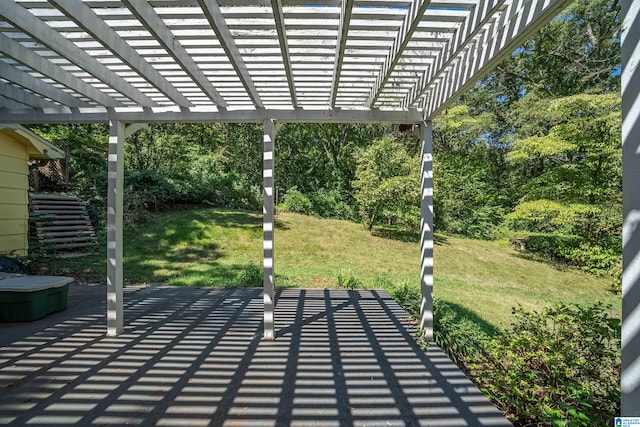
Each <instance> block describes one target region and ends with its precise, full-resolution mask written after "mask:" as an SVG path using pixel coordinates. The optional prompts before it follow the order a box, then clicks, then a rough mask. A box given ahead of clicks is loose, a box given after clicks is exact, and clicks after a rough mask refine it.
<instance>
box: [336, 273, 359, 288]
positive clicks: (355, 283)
mask: <svg viewBox="0 0 640 427" xmlns="http://www.w3.org/2000/svg"><path fill="white" fill-rule="evenodd" d="M361 285H362V282H361V281H360V279H358V278H357V277H355V276H354V275H353V274H351V271H349V270H341V271H339V272H338V273H337V274H336V286H337V287H338V288H341V289H350V290H353V289H357V288H359V287H360V286H361Z"/></svg>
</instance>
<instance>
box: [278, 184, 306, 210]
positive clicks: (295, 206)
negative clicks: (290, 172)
mask: <svg viewBox="0 0 640 427" xmlns="http://www.w3.org/2000/svg"><path fill="white" fill-rule="evenodd" d="M280 209H281V210H283V211H285V212H293V213H299V214H305V215H310V214H311V213H312V203H311V200H309V198H308V197H307V196H305V195H304V194H302V193H301V192H300V191H298V190H297V189H296V188H295V187H293V188H290V189H289V191H287V194H285V196H284V200H283V201H282V203H281V204H280Z"/></svg>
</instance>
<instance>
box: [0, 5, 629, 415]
mask: <svg viewBox="0 0 640 427" xmlns="http://www.w3.org/2000/svg"><path fill="white" fill-rule="evenodd" d="M569 3H570V1H569V0H431V1H429V0H342V1H338V0H300V1H298V0H236V1H233V0H175V1H171V0H149V1H147V0H83V1H79V0H48V1H41V0H2V1H0V18H1V19H0V123H21V124H28V123H94V122H108V123H109V128H110V137H109V159H108V161H109V180H108V183H109V184H108V211H107V222H108V225H107V227H108V232H107V257H108V271H107V334H109V335H117V334H119V333H120V332H121V331H122V329H123V274H122V273H123V261H122V248H123V244H122V242H123V236H122V205H123V170H124V161H123V156H124V140H125V138H126V137H127V136H128V135H130V134H132V133H133V132H135V131H137V130H138V129H140V128H141V127H142V126H144V125H145V124H147V123H166V122H257V123H263V125H264V141H263V144H264V145H263V147H264V150H263V186H264V192H263V195H264V208H263V213H264V222H263V229H264V331H265V332H264V334H265V336H264V338H265V339H273V338H274V329H275V325H274V265H273V250H274V246H273V234H274V216H273V215H274V212H273V207H274V191H273V188H274V187H273V186H274V142H275V138H276V133H277V128H278V125H279V124H280V123H283V122H361V123H365V122H368V123H373V122H389V123H410V124H416V125H419V129H420V137H421V138H422V193H421V194H422V202H421V203H422V227H421V228H422V241H421V273H420V274H421V292H422V305H421V320H420V326H421V328H423V329H424V330H425V331H426V337H427V338H428V339H430V338H432V287H433V233H432V214H433V206H432V205H433V204H432V173H431V169H432V168H431V164H432V158H431V143H432V141H431V119H432V118H433V117H434V116H435V115H437V114H438V113H439V112H440V111H442V110H443V109H445V108H447V106H448V105H450V103H451V102H453V101H454V100H455V98H456V97H457V96H458V95H460V94H461V93H463V92H464V91H465V90H467V89H468V88H469V87H470V86H471V85H473V84H474V83H475V82H476V81H477V80H478V79H479V78H481V77H482V76H484V75H485V74H486V73H487V72H489V71H490V70H491V69H492V68H493V67H494V66H495V65H496V64H498V63H499V62H500V61H501V60H502V59H504V58H505V57H506V56H508V55H509V54H510V53H511V52H512V51H513V50H514V49H515V48H517V47H518V46H519V45H520V44H521V43H522V42H523V41H524V40H526V39H527V37H529V36H530V35H531V34H532V33H533V32H534V31H536V30H537V29H538V28H539V27H540V26H542V25H544V24H546V23H547V22H549V21H550V20H551V19H553V18H554V17H555V16H556V15H557V14H558V13H559V12H560V11H561V10H562V8H563V7H565V6H566V5H568V4H569ZM623 9H624V10H623V13H624V16H625V21H624V33H623V35H622V45H623V74H622V84H623V120H624V122H623V163H624V192H625V194H624V196H625V223H624V232H623V238H624V239H623V240H624V276H623V319H624V322H623V335H622V340H623V341H622V345H623V347H622V353H623V376H622V392H623V402H622V403H623V414H624V415H639V414H640V406H639V405H637V402H638V401H640V256H639V255H638V254H639V252H640V227H637V224H638V223H639V222H640V188H638V186H637V183H638V182H640V169H639V168H637V164H638V163H637V161H638V156H639V151H640V119H639V117H640V100H639V99H638V91H639V90H640V70H639V68H638V61H639V60H640V40H639V38H640V3H639V2H637V1H633V0H623Z"/></svg>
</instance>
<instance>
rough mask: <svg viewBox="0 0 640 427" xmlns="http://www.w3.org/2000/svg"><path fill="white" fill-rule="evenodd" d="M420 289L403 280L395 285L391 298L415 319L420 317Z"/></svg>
mask: <svg viewBox="0 0 640 427" xmlns="http://www.w3.org/2000/svg"><path fill="white" fill-rule="evenodd" d="M421 298H422V297H421V295H420V289H419V288H418V287H417V286H411V285H409V283H407V282H404V283H401V284H399V285H397V286H396V288H395V289H394V291H393V299H395V300H396V301H397V302H398V304H400V307H402V308H404V309H405V311H406V312H407V313H409V316H410V317H411V318H412V319H414V320H417V319H419V318H420V300H421Z"/></svg>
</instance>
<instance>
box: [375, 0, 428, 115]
mask: <svg viewBox="0 0 640 427" xmlns="http://www.w3.org/2000/svg"><path fill="white" fill-rule="evenodd" d="M428 4H429V1H428V0H426V1H425V0H413V1H412V2H411V7H410V8H409V10H408V11H407V14H406V16H405V18H404V21H403V22H402V27H400V31H398V34H397V35H396V38H395V40H394V41H393V46H392V47H391V50H390V51H389V53H388V55H387V57H386V59H385V61H384V64H383V66H382V69H381V70H380V74H378V77H377V78H376V82H375V84H374V85H373V88H372V89H371V95H370V96H369V99H367V102H366V105H367V106H370V107H373V106H374V105H375V103H376V101H377V100H378V97H379V96H380V93H381V92H382V90H383V89H384V86H385V85H386V84H387V81H388V80H389V77H391V73H392V72H393V69H394V68H395V66H396V65H397V64H398V61H399V60H400V58H401V57H402V53H403V52H404V49H405V48H406V47H407V44H408V43H409V41H410V40H411V36H412V35H413V33H414V32H415V30H416V29H417V28H418V25H419V24H420V20H421V19H422V16H423V15H424V12H425V10H426V9H427V5H428Z"/></svg>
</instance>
